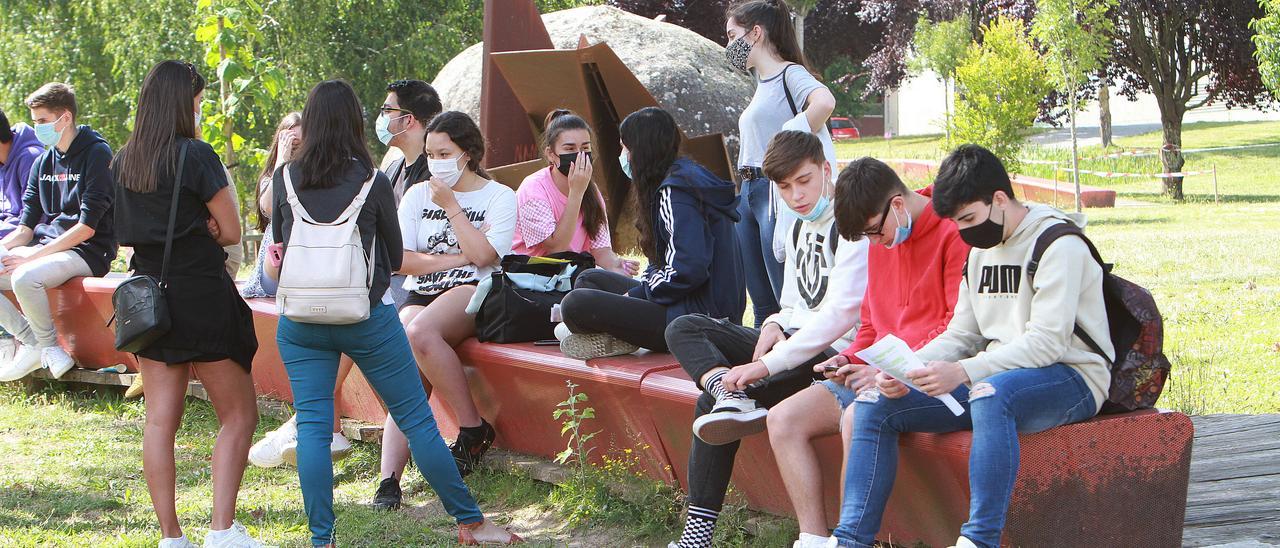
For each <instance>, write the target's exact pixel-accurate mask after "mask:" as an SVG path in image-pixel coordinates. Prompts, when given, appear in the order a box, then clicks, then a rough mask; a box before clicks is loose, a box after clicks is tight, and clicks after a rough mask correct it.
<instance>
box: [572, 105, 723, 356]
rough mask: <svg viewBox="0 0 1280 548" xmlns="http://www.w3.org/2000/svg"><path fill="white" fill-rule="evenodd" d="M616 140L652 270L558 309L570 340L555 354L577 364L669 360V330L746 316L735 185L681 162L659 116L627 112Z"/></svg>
mask: <svg viewBox="0 0 1280 548" xmlns="http://www.w3.org/2000/svg"><path fill="white" fill-rule="evenodd" d="M619 130H620V133H621V137H622V148H623V151H622V156H621V157H620V158H619V161H620V162H621V163H622V166H623V172H624V173H626V174H627V176H628V177H630V178H631V182H632V184H633V188H634V190H635V197H636V205H637V208H636V211H637V213H636V229H637V230H638V231H639V233H640V240H639V246H640V250H641V251H642V252H643V253H644V255H645V257H646V258H648V260H649V265H648V267H647V268H646V269H645V271H644V273H643V275H642V276H641V278H640V279H639V280H637V279H633V278H630V277H628V276H625V275H622V274H618V273H616V272H609V271H606V270H589V271H586V272H583V273H582V274H580V275H579V276H578V280H577V282H575V286H574V290H573V291H570V292H569V294H568V295H566V296H565V298H564V301H563V302H562V303H561V311H562V312H563V314H564V323H565V327H566V328H568V330H569V332H570V334H569V335H567V336H566V337H565V338H564V339H563V340H562V341H561V349H562V350H563V351H564V353H565V355H566V356H569V357H573V358H577V359H583V360H586V359H592V358H598V357H604V356H613V355H618V354H626V353H630V352H634V351H635V350H636V349H637V348H640V347H643V348H648V349H650V350H655V351H659V352H666V350H667V343H666V340H665V338H664V332H665V330H666V327H667V324H668V323H670V322H671V321H672V320H674V319H676V318H678V317H680V316H683V315H685V314H706V315H708V316H712V317H715V318H727V319H729V320H730V321H733V322H734V323H738V322H741V321H742V311H743V307H744V306H745V302H744V298H743V292H742V276H743V275H742V261H741V259H740V258H739V256H738V249H737V237H736V236H735V234H734V223H736V222H737V221H738V213H737V205H738V198H737V197H735V196H734V195H733V194H734V193H733V185H732V184H731V183H729V182H728V181H724V180H722V179H720V178H719V177H716V176H715V175H714V174H712V173H711V172H710V171H707V169H706V168H704V167H702V166H700V165H698V164H697V163H696V162H694V161H693V160H690V159H688V158H684V157H681V156H680V132H679V129H678V128H677V126H676V122H675V119H674V118H672V117H671V114H669V113H667V111H665V110H662V109H660V108H656V107H648V108H644V109H641V110H638V111H636V112H633V113H631V115H629V116H627V118H626V119H625V120H623V121H622V125H621V127H620V128H619Z"/></svg>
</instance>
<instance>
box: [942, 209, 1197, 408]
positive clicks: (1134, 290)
mask: <svg viewBox="0 0 1280 548" xmlns="http://www.w3.org/2000/svg"><path fill="white" fill-rule="evenodd" d="M1063 236H1076V237H1079V238H1080V239H1081V240H1084V243H1085V245H1087V246H1089V252H1090V253H1091V254H1093V259H1094V260H1095V261H1098V264H1099V265H1100V266H1102V298H1103V301H1104V302H1105V304H1106V309H1107V322H1108V323H1109V324H1110V327H1111V344H1112V345H1113V346H1114V348H1115V351H1116V356H1115V359H1112V358H1111V357H1110V356H1107V355H1106V353H1105V352H1103V351H1102V349H1101V348H1100V347H1099V346H1098V343H1097V342H1095V341H1094V340H1093V338H1092V337H1090V336H1089V334H1088V333H1085V332H1084V330H1083V329H1081V328H1080V325H1079V324H1077V325H1076V326H1075V335H1076V336H1077V337H1080V340H1082V341H1084V343H1085V344H1087V345H1089V348H1092V349H1093V351H1094V352H1097V353H1098V354H1101V355H1102V356H1104V357H1106V358H1107V360H1108V362H1109V363H1110V364H1111V389H1110V391H1109V394H1108V396H1107V401H1105V402H1103V404H1102V413H1104V414H1105V413H1126V412H1129V411H1135V410H1138V409H1148V408H1151V407H1155V404H1156V400H1157V399H1159V398H1160V393H1161V392H1162V391H1163V390H1164V383H1165V381H1166V380H1167V379H1168V378H1169V371H1170V368H1171V364H1170V363H1169V359H1168V358H1166V357H1165V355H1164V319H1163V318H1162V317H1161V316H1160V310H1159V309H1158V308H1157V307H1156V300H1155V297H1153V296H1152V295H1151V292H1150V291H1147V290H1146V288H1143V287H1142V286H1140V285H1138V284H1135V283H1133V282H1130V281H1129V280H1126V279H1124V278H1121V277H1119V276H1116V275H1115V274H1112V272H1111V270H1112V267H1113V265H1112V264H1110V263H1107V262H1106V261H1103V260H1102V255H1101V254H1099V253H1098V248H1096V247H1094V245H1093V242H1092V241H1090V240H1089V238H1088V237H1086V236H1085V235H1084V231H1083V230H1081V229H1080V227H1079V226H1076V224H1075V223H1071V222H1065V223H1060V224H1056V225H1053V226H1051V227H1049V228H1047V229H1045V231H1044V232H1041V233H1040V236H1039V237H1037V238H1036V243H1035V248H1034V249H1032V252H1031V260H1030V261H1029V262H1028V263H1027V282H1028V283H1031V282H1032V280H1033V279H1034V277H1035V275H1036V269H1037V268H1038V267H1039V266H1040V259H1041V258H1042V257H1044V252H1045V250H1046V249H1048V248H1049V245H1050V244H1052V243H1053V242H1055V241H1057V240H1058V238H1061V237H1063ZM965 271H966V273H967V272H968V268H967V267H966V268H965Z"/></svg>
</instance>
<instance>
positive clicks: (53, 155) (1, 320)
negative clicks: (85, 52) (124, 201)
mask: <svg viewBox="0 0 1280 548" xmlns="http://www.w3.org/2000/svg"><path fill="white" fill-rule="evenodd" d="M26 103H27V108H29V109H31V119H32V121H33V122H34V123H35V129H36V138H37V139H39V141H40V143H41V144H43V145H44V146H46V147H49V148H48V150H46V151H45V152H44V154H42V155H40V157H39V158H37V159H36V161H35V164H34V165H33V166H32V168H31V176H30V179H28V181H27V188H26V192H25V193H24V194H23V196H22V215H21V218H20V223H21V224H20V226H19V227H18V228H17V229H15V230H14V231H13V232H11V233H10V234H9V235H8V236H6V237H5V238H4V239H3V240H0V248H3V249H0V265H3V269H0V289H6V290H12V291H13V293H14V296H15V297H17V300H18V303H19V304H21V305H22V311H21V312H19V311H18V309H17V307H15V306H13V304H12V303H10V302H9V300H8V299H0V327H4V329H5V330H6V331H8V332H10V333H12V334H13V335H14V336H15V337H17V339H18V341H19V342H20V343H21V347H20V348H19V349H18V351H17V353H16V355H15V356H14V358H13V360H12V361H10V362H9V363H7V364H0V381H11V380H17V379H20V378H22V377H24V376H26V375H27V374H28V373H31V372H32V371H35V370H37V369H40V368H41V367H48V368H49V372H50V374H52V375H53V377H54V378H59V377H61V376H62V375H63V374H64V373H66V372H67V371H69V370H70V369H71V368H72V367H74V366H75V360H73V359H72V358H71V356H70V355H68V354H67V353H66V351H64V350H63V349H62V348H61V347H59V346H58V332H57V331H56V330H55V328H54V325H53V314H52V312H51V311H50V309H49V299H48V297H47V296H46V294H45V290H46V289H48V288H51V287H58V286H60V285H62V284H63V283H65V282H66V281H67V280H69V279H71V278H74V277H76V276H91V275H92V276H102V275H104V274H106V273H107V271H108V270H110V268H111V260H112V259H114V258H115V256H116V250H117V246H116V241H115V237H114V236H113V234H112V230H111V228H112V222H111V198H112V195H113V190H112V185H113V183H112V177H111V171H110V168H109V165H110V162H111V147H110V146H108V145H107V142H106V141H104V140H103V139H102V137H101V136H100V135H98V133H97V132H96V131H93V130H92V129H91V128H89V126H83V125H82V126H78V127H77V126H76V123H75V122H76V116H77V114H78V113H77V109H76V96H75V92H74V91H72V89H71V87H70V86H68V85H66V84H59V83H50V84H45V85H44V86H41V87H40V89H38V90H36V92H35V93H33V94H31V96H30V97H28V98H27V100H26ZM24 313H25V315H24Z"/></svg>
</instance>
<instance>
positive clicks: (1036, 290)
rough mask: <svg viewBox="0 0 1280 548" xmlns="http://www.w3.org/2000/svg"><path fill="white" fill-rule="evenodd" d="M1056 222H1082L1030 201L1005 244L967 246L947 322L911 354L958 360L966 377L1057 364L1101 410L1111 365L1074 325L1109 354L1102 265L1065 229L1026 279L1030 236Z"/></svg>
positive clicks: (1033, 239)
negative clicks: (1073, 374)
mask: <svg viewBox="0 0 1280 548" xmlns="http://www.w3.org/2000/svg"><path fill="white" fill-rule="evenodd" d="M1060 222H1075V223H1076V224H1079V225H1081V226H1083V223H1080V222H1077V221H1075V220H1074V219H1072V218H1071V217H1070V216H1068V215H1067V214H1066V213H1063V212H1061V211H1059V210H1057V209H1054V208H1052V207H1049V206H1045V205H1035V206H1032V207H1031V208H1030V211H1028V212H1027V216H1026V217H1025V218H1023V219H1022V222H1021V223H1020V224H1019V225H1018V227H1017V228H1016V229H1014V231H1013V234H1012V235H1011V236H1009V239H1008V240H1006V241H1005V242H1004V243H1002V244H1000V245H997V246H995V247H993V248H991V249H978V248H974V249H973V250H972V251H970V252H969V265H968V270H967V272H965V277H964V279H963V280H962V281H961V282H960V294H959V300H958V302H957V303H956V309H955V315H954V316H953V317H952V319H951V323H949V324H948V325H947V330H946V331H945V332H944V333H943V334H941V335H939V336H938V337H937V338H935V339H934V340H933V341H932V342H930V343H929V344H928V345H925V347H924V348H921V349H920V350H919V351H918V352H917V353H916V355H917V356H919V357H920V359H921V360H923V361H925V362H929V361H933V360H937V361H958V362H960V365H962V366H964V369H965V372H966V373H968V375H969V380H970V381H971V382H972V383H977V382H981V381H982V380H983V379H986V378H987V377H990V376H992V375H995V374H997V373H1000V372H1002V371H1009V370H1012V369H1019V368H1024V367H1044V366H1047V365H1053V364H1055V363H1063V364H1066V365H1067V366H1069V367H1071V368H1072V369H1075V370H1076V371H1077V372H1079V373H1080V376H1081V377H1084V381H1085V384H1087V385H1088V386H1089V390H1090V391H1091V392H1092V393H1093V400H1094V403H1095V404H1097V407H1098V409H1101V408H1102V402H1104V401H1106V399H1107V392H1108V390H1109V388H1110V386H1111V369H1110V367H1109V366H1108V364H1107V358H1104V357H1103V356H1100V355H1098V354H1096V353H1094V351H1093V350H1091V349H1090V348H1089V345H1087V344H1085V343H1084V341H1082V340H1080V338H1079V337H1076V336H1075V334H1074V333H1073V331H1074V329H1075V326H1076V325H1077V324H1078V325H1079V326H1080V327H1081V328H1082V329H1084V331H1085V333H1088V334H1089V336H1090V337H1091V338H1093V340H1094V341H1095V342H1097V343H1098V345H1099V346H1101V347H1102V350H1103V351H1105V352H1107V353H1108V358H1109V357H1111V356H1114V355H1115V350H1114V348H1113V347H1112V345H1111V334H1110V333H1111V332H1110V328H1109V324H1108V322H1107V310H1106V306H1105V304H1104V302H1103V299H1102V267H1100V266H1098V263H1097V261H1095V260H1094V259H1093V255H1091V254H1090V253H1089V247H1088V246H1087V245H1085V243H1084V241H1083V240H1081V239H1080V238H1076V237H1072V236H1064V237H1062V238H1060V239H1058V240H1057V241H1055V242H1054V243H1053V244H1052V245H1050V246H1049V248H1048V249H1046V250H1045V252H1044V256H1043V257H1042V258H1041V259H1040V266H1039V267H1038V268H1037V270H1036V275H1035V280H1034V282H1035V283H1034V287H1032V284H1030V283H1027V273H1026V266H1027V262H1028V261H1030V260H1031V253H1032V250H1033V249H1034V248H1035V243H1036V238H1037V237H1038V236H1039V235H1040V233H1041V232H1043V231H1044V230H1045V229H1046V228H1048V227H1050V226H1052V225H1054V224H1057V223H1060Z"/></svg>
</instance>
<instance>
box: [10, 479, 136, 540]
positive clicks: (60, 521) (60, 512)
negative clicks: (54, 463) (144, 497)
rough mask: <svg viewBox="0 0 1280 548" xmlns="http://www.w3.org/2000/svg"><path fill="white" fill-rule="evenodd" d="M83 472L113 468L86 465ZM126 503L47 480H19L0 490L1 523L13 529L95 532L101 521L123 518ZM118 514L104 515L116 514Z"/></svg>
mask: <svg viewBox="0 0 1280 548" xmlns="http://www.w3.org/2000/svg"><path fill="white" fill-rule="evenodd" d="M84 473H85V474H111V473H115V471H110V470H102V469H96V468H95V467H89V468H87V469H85V470H84ZM124 510H126V504H125V501H124V500H122V499H121V498H120V497H118V496H114V495H112V494H111V493H109V492H104V491H99V490H95V489H73V488H67V487H66V486H62V485H58V484H54V483H48V482H43V481H42V482H35V483H27V482H18V483H13V484H8V485H5V486H4V488H3V489H0V526H3V527H9V528H15V529H32V530H35V529H46V530H50V529H56V530H59V531H69V532H77V533H80V532H95V531H100V530H102V528H103V525H104V523H103V522H104V521H116V520H117V519H125V512H124ZM116 513H118V514H119V516H118V518H117V517H112V516H104V514H113V515H114V514H116Z"/></svg>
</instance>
